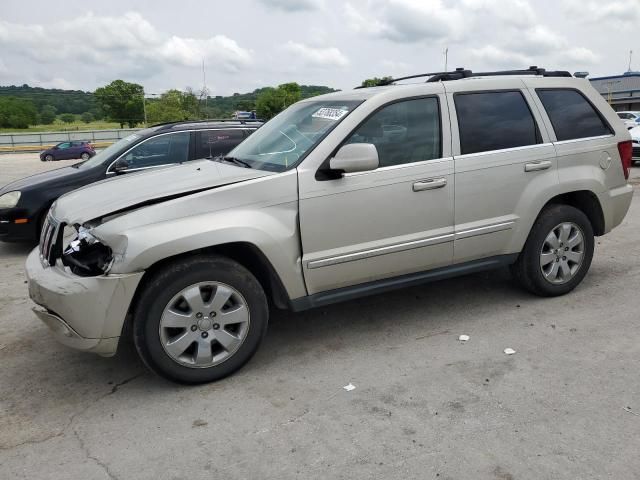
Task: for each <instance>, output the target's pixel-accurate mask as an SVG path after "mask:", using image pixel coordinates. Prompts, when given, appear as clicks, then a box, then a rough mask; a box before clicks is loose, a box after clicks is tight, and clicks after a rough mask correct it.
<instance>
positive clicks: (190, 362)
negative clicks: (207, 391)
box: [133, 256, 269, 384]
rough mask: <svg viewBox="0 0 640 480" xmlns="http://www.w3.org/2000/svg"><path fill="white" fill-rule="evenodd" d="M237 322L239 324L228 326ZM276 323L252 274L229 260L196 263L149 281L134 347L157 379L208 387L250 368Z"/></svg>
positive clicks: (180, 264) (136, 318)
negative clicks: (269, 327)
mask: <svg viewBox="0 0 640 480" xmlns="http://www.w3.org/2000/svg"><path fill="white" fill-rule="evenodd" d="M225 298H228V299H227V300H226V301H224V299H225ZM198 299H199V300H198ZM207 302H209V304H208V305H207ZM221 302H223V303H221ZM218 304H219V305H218ZM198 305H200V307H202V308H198ZM243 305H244V307H243ZM218 307H219V308H218ZM216 312H217V315H216ZM228 315H233V316H228ZM225 316H226V318H225ZM228 319H231V320H228ZM234 319H235V320H238V323H231V324H229V323H226V324H225V322H229V321H230V322H233V321H234ZM268 319H269V309H268V306H267V298H266V296H265V293H264V290H263V289H262V286H261V285H260V283H259V282H258V280H257V279H256V278H255V277H254V276H253V274H252V273H251V272H249V270H247V269H246V268H244V267H243V266H242V265H240V264H238V263H236V262H234V261H233V260H230V259H228V258H226V257H221V256H208V257H204V258H203V257H193V258H188V259H181V260H178V261H175V262H173V263H170V264H168V265H167V266H165V267H164V268H163V269H162V270H160V271H158V272H156V273H154V274H153V275H152V277H151V278H149V280H148V281H146V283H145V285H144V287H143V289H142V291H141V293H140V296H139V300H138V301H137V302H136V305H135V309H134V314H133V339H134V344H135V346H136V349H137V351H138V353H139V355H140V357H141V358H142V360H143V362H144V363H145V364H146V365H147V367H149V369H151V370H152V371H153V372H155V373H156V374H158V375H160V376H162V377H164V378H166V379H168V380H172V381H174V382H178V383H185V384H197V383H206V382H212V381H215V380H219V379H221V378H224V377H226V376H227V375H230V374H232V373H233V372H235V371H236V370H238V369H239V368H241V367H242V366H243V365H244V364H245V363H247V362H248V361H249V359H250V358H251V357H252V356H253V355H254V353H255V352H256V351H257V349H258V347H259V345H260V342H261V341H262V339H263V338H264V335H265V334H266V331H267V324H268ZM245 320H246V321H245ZM218 322H219V323H218ZM175 325H178V326H177V327H175V328H174V326H175ZM216 325H217V328H216ZM225 325H226V326H225ZM224 344H226V347H225V346H223V345H224ZM207 345H209V346H208V347H207ZM183 347H185V348H184V351H182V348H183ZM181 351H182V353H180V352H181ZM209 355H210V357H209ZM209 360H211V361H209Z"/></svg>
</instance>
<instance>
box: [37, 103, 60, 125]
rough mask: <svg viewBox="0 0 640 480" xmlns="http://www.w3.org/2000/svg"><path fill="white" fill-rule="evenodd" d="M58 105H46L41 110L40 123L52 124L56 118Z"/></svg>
mask: <svg viewBox="0 0 640 480" xmlns="http://www.w3.org/2000/svg"><path fill="white" fill-rule="evenodd" d="M56 113H57V110H56V107H54V106H53V105H45V106H43V107H42V109H41V110H40V123H42V124H43V125H51V124H52V123H53V122H54V121H55V120H56Z"/></svg>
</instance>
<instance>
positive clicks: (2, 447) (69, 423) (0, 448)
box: [0, 372, 145, 451]
mask: <svg viewBox="0 0 640 480" xmlns="http://www.w3.org/2000/svg"><path fill="white" fill-rule="evenodd" d="M144 374H145V372H140V373H138V374H136V375H134V376H132V377H130V378H127V379H125V380H123V381H122V382H119V383H116V384H115V385H114V386H113V388H112V389H111V390H109V391H108V392H107V393H105V394H102V395H100V396H99V397H98V398H96V399H95V400H94V401H93V402H91V403H89V405H87V406H86V407H84V408H83V409H82V410H80V411H79V412H75V413H74V414H72V415H71V416H70V417H69V420H68V421H67V424H66V425H65V426H64V427H63V428H62V429H61V430H60V431H59V432H57V433H52V434H50V435H47V436H46V437H44V438H41V439H29V440H25V441H24V442H20V443H16V444H14V445H8V446H5V445H0V451H7V450H13V449H14V448H18V447H22V446H24V445H37V444H41V443H45V442H48V441H49V440H52V439H54V438H58V437H62V436H64V434H65V432H66V431H67V430H68V429H69V428H70V427H71V426H72V425H73V422H74V420H75V419H76V418H77V417H78V416H80V415H82V414H84V413H86V412H87V411H88V410H89V409H90V408H91V407H93V406H94V405H96V404H97V403H98V402H100V401H101V400H103V399H105V398H106V397H108V396H109V395H112V394H114V393H115V392H116V391H117V390H118V388H119V387H121V386H122V385H126V384H127V383H129V382H132V381H133V380H135V379H137V378H140V377H141V376H142V375H144Z"/></svg>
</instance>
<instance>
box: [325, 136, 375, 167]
mask: <svg viewBox="0 0 640 480" xmlns="http://www.w3.org/2000/svg"><path fill="white" fill-rule="evenodd" d="M379 165H380V161H379V160H378V150H377V149H376V146H375V145H374V144H372V143H350V144H348V145H344V146H343V147H342V148H341V149H340V150H338V152H337V153H336V156H335V157H333V158H332V159H331V160H330V161H329V168H330V169H331V170H333V171H335V172H338V173H354V172H367V171H370V170H375V169H376V168H378V166H379Z"/></svg>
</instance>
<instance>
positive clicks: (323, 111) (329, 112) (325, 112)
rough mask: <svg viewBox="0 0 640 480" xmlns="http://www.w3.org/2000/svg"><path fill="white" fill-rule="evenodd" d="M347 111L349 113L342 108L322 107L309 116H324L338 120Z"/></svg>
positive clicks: (326, 118) (327, 118) (347, 111)
mask: <svg viewBox="0 0 640 480" xmlns="http://www.w3.org/2000/svg"><path fill="white" fill-rule="evenodd" d="M347 113H349V110H345V109H343V108H330V107H322V108H320V109H319V110H318V111H317V112H316V113H314V114H312V115H311V116H312V117H313V118H324V119H325V120H340V119H341V118H342V117H344V116H345V115H346V114H347Z"/></svg>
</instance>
